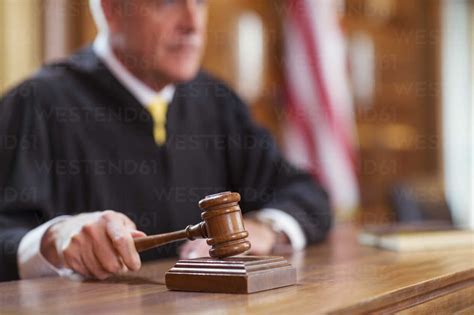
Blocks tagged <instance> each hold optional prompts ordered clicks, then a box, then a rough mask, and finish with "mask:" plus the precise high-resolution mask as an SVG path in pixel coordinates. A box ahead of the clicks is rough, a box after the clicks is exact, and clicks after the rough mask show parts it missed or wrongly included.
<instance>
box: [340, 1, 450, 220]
mask: <svg viewBox="0 0 474 315" xmlns="http://www.w3.org/2000/svg"><path fill="white" fill-rule="evenodd" d="M383 2H386V3H387V2H392V3H393V7H392V10H391V12H389V15H388V16H385V14H386V13H387V12H383V11H382V10H381V8H379V10H377V8H376V7H375V8H374V7H368V3H370V2H369V1H363V0H347V6H346V15H345V18H344V24H345V27H346V30H347V32H348V36H349V38H350V37H351V36H352V35H353V34H355V33H356V32H364V33H366V34H368V35H369V36H370V38H372V40H373V42H374V47H375V64H376V67H375V80H376V81H375V94H374V97H373V103H372V104H370V105H369V106H367V104H360V103H359V104H356V111H357V125H358V131H359V139H360V157H361V159H360V184H361V193H362V209H364V210H363V212H362V214H363V216H364V217H365V220H367V221H387V220H391V219H392V216H391V212H390V211H389V202H388V199H389V192H390V189H391V188H392V186H393V185H394V184H395V183H397V182H399V181H404V180H409V179H416V178H420V177H432V178H435V179H437V180H440V179H441V169H440V168H441V164H442V163H441V145H442V143H441V136H440V135H441V133H440V118H439V115H440V112H441V111H440V95H439V94H440V56H439V52H440V45H441V35H440V30H439V23H440V17H439V14H440V8H439V1H438V0H430V1H389V0H384V1H383ZM372 3H373V4H374V3H375V4H376V2H375V1H372ZM379 3H380V2H379Z"/></svg>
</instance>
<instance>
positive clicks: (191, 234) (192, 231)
mask: <svg viewBox="0 0 474 315" xmlns="http://www.w3.org/2000/svg"><path fill="white" fill-rule="evenodd" d="M197 238H207V230H206V223H205V222H201V223H198V224H196V225H188V226H187V227H186V228H185V229H184V230H181V231H176V232H170V233H164V234H157V235H150V236H145V237H140V238H136V239H134V242H135V248H136V249H137V251H138V252H143V251H145V250H148V249H151V248H155V247H158V246H161V245H165V244H168V243H171V242H176V241H179V240H184V239H189V240H195V239H197Z"/></svg>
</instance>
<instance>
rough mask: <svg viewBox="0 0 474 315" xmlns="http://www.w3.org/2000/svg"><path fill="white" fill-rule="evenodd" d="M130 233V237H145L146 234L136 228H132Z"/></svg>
mask: <svg viewBox="0 0 474 315" xmlns="http://www.w3.org/2000/svg"><path fill="white" fill-rule="evenodd" d="M130 233H131V234H132V237H133V238H139V237H145V236H146V234H145V233H144V232H142V231H138V230H133V231H131V232H130Z"/></svg>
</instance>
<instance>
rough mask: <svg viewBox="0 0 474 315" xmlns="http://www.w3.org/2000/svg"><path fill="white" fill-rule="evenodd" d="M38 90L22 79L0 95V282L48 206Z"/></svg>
mask: <svg viewBox="0 0 474 315" xmlns="http://www.w3.org/2000/svg"><path fill="white" fill-rule="evenodd" d="M38 91H39V89H38V85H37V83H36V82H34V81H26V82H25V83H23V84H22V85H20V86H19V87H17V88H15V89H13V90H12V91H10V92H9V93H8V94H7V95H5V96H4V97H3V98H2V99H1V100H0V281H5V280H14V279H18V277H19V276H18V266H17V251H18V246H19V243H20V241H21V239H22V238H23V236H24V235H25V234H26V233H27V232H28V231H30V230H32V229H33V228H35V227H36V226H39V225H40V224H42V223H43V222H45V221H46V218H47V217H48V215H47V213H46V212H47V211H48V209H51V187H52V185H51V182H52V179H51V174H50V171H48V169H49V168H50V167H51V159H50V143H49V140H48V139H49V137H48V126H47V123H46V119H45V113H44V111H42V110H41V107H40V105H41V104H40V103H41V101H40V99H41V97H40V96H39V95H38Z"/></svg>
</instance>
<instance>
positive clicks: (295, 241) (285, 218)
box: [253, 208, 306, 250]
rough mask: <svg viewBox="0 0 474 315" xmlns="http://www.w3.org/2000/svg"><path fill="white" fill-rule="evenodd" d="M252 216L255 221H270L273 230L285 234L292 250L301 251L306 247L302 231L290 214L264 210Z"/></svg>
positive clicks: (268, 209) (277, 210) (269, 209)
mask: <svg viewBox="0 0 474 315" xmlns="http://www.w3.org/2000/svg"><path fill="white" fill-rule="evenodd" d="M253 216H254V217H255V218H256V219H257V220H261V221H267V222H268V221H270V222H271V223H272V226H273V228H274V229H275V230H277V231H281V232H283V233H285V234H286V236H287V237H288V239H289V240H290V243H291V247H292V248H293V250H301V249H303V248H305V247H306V236H305V235H304V233H303V229H302V228H301V226H300V224H299V223H298V221H296V219H295V218H294V217H292V216H291V215H290V214H288V213H286V212H284V211H282V210H279V209H273V208H265V209H262V210H260V211H256V212H255V213H254V214H253Z"/></svg>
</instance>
